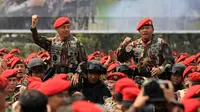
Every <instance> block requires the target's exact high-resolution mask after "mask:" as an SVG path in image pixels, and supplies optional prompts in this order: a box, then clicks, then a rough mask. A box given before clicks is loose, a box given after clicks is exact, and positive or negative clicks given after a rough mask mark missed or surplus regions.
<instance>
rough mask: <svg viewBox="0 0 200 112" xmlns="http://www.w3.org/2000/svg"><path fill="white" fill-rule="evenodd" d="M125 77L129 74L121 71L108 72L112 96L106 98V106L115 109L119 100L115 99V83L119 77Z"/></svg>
mask: <svg viewBox="0 0 200 112" xmlns="http://www.w3.org/2000/svg"><path fill="white" fill-rule="evenodd" d="M124 77H127V76H126V75H125V74H123V73H120V72H114V73H110V74H108V76H107V81H108V89H109V90H110V93H111V95H112V96H111V97H110V98H107V99H105V102H104V105H105V106H106V107H109V108H112V109H114V107H115V106H116V105H117V102H116V101H115V100H114V99H113V95H114V86H115V83H116V82H117V81H118V80H119V79H122V78H124Z"/></svg>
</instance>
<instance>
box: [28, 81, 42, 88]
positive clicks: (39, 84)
mask: <svg viewBox="0 0 200 112" xmlns="http://www.w3.org/2000/svg"><path fill="white" fill-rule="evenodd" d="M41 85H42V82H38V81H33V82H31V83H29V84H28V90H37V89H38V88H39V87H40V86H41Z"/></svg>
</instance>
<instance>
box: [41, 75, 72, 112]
mask: <svg viewBox="0 0 200 112" xmlns="http://www.w3.org/2000/svg"><path fill="white" fill-rule="evenodd" d="M55 85H56V86H55ZM69 88H70V82H69V81H67V80H63V79H61V78H53V79H49V80H47V81H45V82H43V83H42V84H41V85H40V87H39V88H38V91H40V92H42V93H43V94H45V95H46V96H48V100H49V101H48V105H49V106H50V107H51V110H52V111H53V112H55V111H56V110H57V109H58V108H59V107H60V106H62V105H64V104H65V103H66V102H67V101H68V100H69V93H68V90H69Z"/></svg>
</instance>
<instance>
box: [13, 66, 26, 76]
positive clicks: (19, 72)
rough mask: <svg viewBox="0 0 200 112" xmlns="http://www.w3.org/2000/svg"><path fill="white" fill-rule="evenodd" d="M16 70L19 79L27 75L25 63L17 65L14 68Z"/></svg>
mask: <svg viewBox="0 0 200 112" xmlns="http://www.w3.org/2000/svg"><path fill="white" fill-rule="evenodd" d="M14 69H16V70H17V78H22V77H24V74H25V65H24V64H23V63H20V64H16V65H15V66H14Z"/></svg>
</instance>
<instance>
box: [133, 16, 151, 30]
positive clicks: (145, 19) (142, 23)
mask: <svg viewBox="0 0 200 112" xmlns="http://www.w3.org/2000/svg"><path fill="white" fill-rule="evenodd" d="M144 25H152V26H153V21H152V20H151V19H150V18H144V19H142V20H141V21H140V22H139V24H138V26H137V28H136V30H139V29H140V28H141V27H142V26H144Z"/></svg>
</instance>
